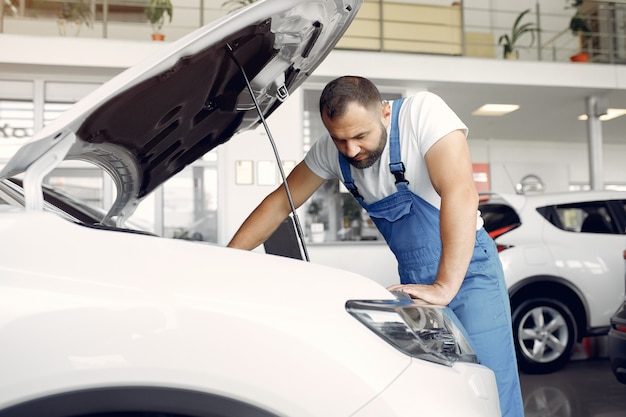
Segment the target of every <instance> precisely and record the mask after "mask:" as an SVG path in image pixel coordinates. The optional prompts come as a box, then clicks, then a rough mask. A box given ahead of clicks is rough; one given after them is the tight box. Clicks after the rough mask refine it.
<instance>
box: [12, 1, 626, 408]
mask: <svg viewBox="0 0 626 417" xmlns="http://www.w3.org/2000/svg"><path fill="white" fill-rule="evenodd" d="M2 1H3V6H2V7H0V169H1V168H2V167H3V166H4V165H5V164H7V163H8V162H9V160H11V158H12V157H13V156H14V155H15V153H16V152H17V150H18V149H19V148H20V147H22V146H23V145H24V144H26V143H28V142H29V140H30V139H31V138H33V136H35V135H36V133H37V132H38V131H40V130H41V129H42V128H43V127H44V126H46V125H47V124H48V123H50V122H51V121H52V120H55V119H57V118H58V117H63V114H64V112H66V111H67V110H69V109H73V108H75V104H76V103H78V104H77V105H78V106H80V103H81V100H83V99H86V98H87V99H88V98H89V95H90V94H91V93H93V92H94V91H96V90H97V89H98V88H99V87H101V86H102V85H104V84H106V83H107V82H108V81H110V80H112V79H114V77H115V76H117V75H119V74H121V73H123V72H124V71H126V70H127V69H129V68H131V69H132V68H133V66H135V65H136V64H137V63H140V62H144V61H149V60H150V57H151V56H153V55H154V54H156V53H159V51H163V50H164V48H167V47H168V46H169V45H171V44H172V43H176V42H177V41H179V40H180V39H181V38H184V36H185V35H187V34H188V33H190V32H192V31H193V30H194V29H197V28H198V27H201V26H204V25H206V24H209V23H210V22H211V21H214V20H216V19H221V18H224V17H228V15H229V14H230V13H236V12H237V10H240V9H239V8H240V7H241V8H243V7H249V6H248V4H247V3H254V1H252V2H246V1H242V2H236V1H228V2H223V1H222V0H205V1H203V2H200V3H199V4H198V3H196V2H188V1H180V0H173V1H172V7H173V9H172V11H173V12H172V14H171V15H170V19H169V20H165V22H161V25H162V27H159V28H158V29H159V32H160V34H161V35H162V36H164V40H153V39H154V37H153V35H154V34H155V32H157V28H156V26H155V24H154V23H152V24H151V22H147V21H146V12H145V11H146V10H147V8H148V7H149V5H150V3H151V0H132V1H131V0H107V1H101V0H72V1H70V0H67V1H62V0H44V1H34V0H2ZM152 1H154V0H152ZM259 1H263V0H259ZM240 3H241V4H240ZM68 4H69V5H70V6H68ZM72 5H73V6H76V5H78V6H79V8H80V7H82V6H83V5H84V6H85V8H84V9H82V13H80V14H79V15H78V16H79V17H78V18H76V16H73V17H72V18H71V19H70V18H63V19H62V18H61V17H62V16H60V15H59V10H63V7H65V8H66V9H67V8H68V7H69V8H74V7H72ZM252 7H253V6H252ZM527 9H528V10H529V12H528V13H526V14H522V13H523V12H524V11H525V10H527ZM518 17H519V18H523V19H524V20H523V22H527V23H529V24H530V26H527V27H528V28H530V31H527V33H523V32H522V33H519V34H518V35H519V37H520V39H519V43H518V44H516V45H512V46H511V48H512V49H511V51H513V52H515V53H514V54H513V55H511V54H508V55H507V54H506V52H507V49H506V48H505V49H504V51H503V47H504V46H505V45H503V43H505V42H506V41H507V39H508V40H510V39H509V36H508V34H511V37H512V36H513V33H511V31H512V30H513V31H514V30H515V24H516V23H518V22H517V21H516V19H517V18H518ZM574 18H582V19H583V20H584V21H585V22H586V23H587V24H588V25H589V29H588V31H587V32H588V33H584V34H581V32H575V31H574V29H573V28H571V24H572V21H573V20H574ZM585 19H586V20H585ZM62 20H63V23H61V21H62ZM625 28H626V1H622V0H614V1H610V2H609V1H587V0H585V1H582V2H577V1H565V0H518V1H515V2H510V1H508V0H490V1H484V0H463V1H460V2H451V1H450V0H393V1H386V0H384V1H383V0H365V1H364V2H363V5H362V6H361V9H360V11H359V12H358V14H357V16H356V19H355V21H354V22H353V23H352V25H351V26H350V27H349V28H348V30H347V31H346V33H345V34H344V36H343V37H342V38H341V39H340V41H339V43H338V44H337V45H336V47H335V48H334V49H333V50H332V51H331V52H330V53H329V54H328V56H327V57H326V59H325V60H324V61H323V62H322V63H321V64H320V65H319V67H317V68H316V69H315V70H314V71H313V73H311V74H310V75H309V77H308V78H307V80H306V81H305V82H304V84H303V85H302V86H301V87H300V88H298V90H296V91H295V92H293V93H292V94H291V95H290V96H289V97H285V98H284V103H282V105H281V106H280V107H279V108H277V109H276V111H274V112H273V113H272V114H271V116H270V117H268V119H267V127H266V126H264V125H263V124H259V125H258V126H257V127H256V128H255V129H252V130H250V131H246V132H242V133H240V134H238V135H236V136H235V137H233V138H232V139H231V140H230V141H229V142H228V143H226V144H225V145H223V146H220V147H219V148H218V149H215V150H212V151H210V152H208V153H206V154H205V155H203V156H202V157H201V158H200V159H198V160H196V161H195V162H193V163H191V164H190V165H189V166H188V167H186V168H185V169H184V170H182V171H180V172H179V173H177V174H176V175H175V176H173V177H172V178H171V179H170V180H168V181H167V182H166V183H165V184H164V185H162V186H160V187H159V188H157V189H156V190H155V191H154V192H153V193H151V194H149V195H147V196H146V197H145V198H144V199H143V200H142V201H141V203H140V204H139V205H138V206H137V207H136V208H135V210H134V213H133V215H132V216H131V217H130V218H129V219H128V220H129V222H130V223H132V225H133V227H136V228H137V229H141V230H143V231H146V232H149V233H154V234H156V235H159V236H164V237H166V238H172V239H186V240H194V241H199V242H207V243H209V244H216V245H221V246H224V245H226V244H227V243H228V242H229V240H230V238H231V237H232V236H233V234H234V233H235V232H236V231H237V229H238V227H239V225H240V224H241V223H242V222H243V221H244V220H245V218H246V217H247V215H248V214H249V213H250V211H251V210H252V209H253V208H254V207H256V205H257V204H258V203H259V202H260V201H261V200H262V199H263V198H264V197H265V196H266V195H267V194H268V193H269V192H271V191H272V190H274V189H275V188H276V187H278V186H279V185H280V184H281V183H282V182H283V176H284V175H288V174H289V172H290V170H291V169H293V168H294V166H295V165H296V164H297V163H298V162H299V161H301V160H302V158H303V157H304V155H305V154H306V152H307V151H308V149H309V148H310V146H311V144H312V143H314V141H315V140H316V139H317V137H319V136H320V135H322V134H324V133H325V129H324V126H323V124H322V122H321V120H320V117H319V110H318V99H319V95H320V92H321V90H322V88H323V87H324V85H325V84H326V83H327V82H328V81H330V80H332V79H334V78H335V77H338V76H341V75H346V74H350V75H361V76H364V77H367V78H369V79H371V80H373V81H374V82H375V83H376V85H377V86H378V87H379V89H380V91H381V93H382V96H383V98H384V99H386V100H394V99H397V98H400V97H403V96H408V95H411V94H413V93H417V92H420V91H430V92H433V93H435V94H437V95H439V96H440V97H442V98H443V99H444V100H445V101H446V102H447V103H448V105H449V106H450V107H451V108H452V109H453V110H454V111H455V112H456V113H457V115H458V116H459V117H460V118H461V119H462V120H463V121H464V122H465V124H466V125H467V126H468V127H469V136H468V144H469V147H470V151H471V157H472V162H473V166H474V181H475V183H476V188H477V190H478V191H480V192H481V193H485V194H488V193H496V194H499V193H502V194H512V195H523V194H544V193H545V194H549V193H559V192H576V191H588V190H594V191H600V190H610V191H616V192H625V191H626V164H625V163H624V157H625V155H626V134H625V132H626V29H625ZM505 34H507V39H504V38H503V36H504V35H505ZM509 52H510V51H509ZM582 53H584V54H586V61H585V62H579V61H578V59H579V58H580V54H582ZM574 57H576V58H574ZM490 106H491V107H492V110H490V108H489V107H490ZM493 107H498V108H497V109H496V110H493ZM503 108H504V109H503ZM273 142H274V143H275V144H276V145H277V148H278V153H279V154H278V155H276V153H275V149H274V146H273ZM44 182H45V183H46V184H48V185H50V186H52V187H55V188H58V189H59V190H62V191H63V192H65V193H68V194H70V195H72V196H74V197H76V198H79V199H80V200H82V201H84V202H86V203H88V204H90V205H93V206H95V207H98V208H100V209H103V210H107V209H108V208H109V207H111V205H112V204H113V203H114V201H115V199H116V191H115V184H114V182H113V181H112V179H111V178H110V177H109V175H107V173H106V172H105V171H103V170H102V169H100V168H98V167H96V166H93V165H90V164H87V163H85V162H81V161H66V162H64V163H63V164H62V166H61V167H60V168H57V169H55V170H54V171H52V172H51V173H50V174H49V175H47V176H46V177H45V179H44ZM625 194H626V193H625ZM226 196H228V198H226ZM625 201H626V199H625ZM297 214H298V218H299V222H301V224H302V229H303V233H304V239H305V242H306V250H307V251H308V254H309V255H310V260H311V262H313V263H319V264H323V265H329V266H333V267H337V268H340V269H345V270H348V271H351V272H355V273H357V274H361V275H364V276H365V277H368V278H371V279H373V280H375V281H377V282H379V283H380V284H382V285H385V286H388V285H391V284H394V283H397V282H398V272H397V269H396V268H397V263H396V260H395V258H394V257H393V254H392V253H391V252H390V250H389V249H388V247H387V245H386V244H385V241H384V239H383V237H382V236H381V235H380V233H379V232H378V230H376V227H375V226H374V225H373V223H372V221H371V220H370V219H369V218H368V216H367V214H366V213H365V212H364V211H363V209H362V208H361V207H360V206H358V204H356V203H355V202H354V199H353V198H352V196H351V195H350V193H349V192H348V190H347V189H346V188H345V187H343V185H342V184H340V183H339V182H338V181H329V182H328V183H326V184H324V186H322V187H321V188H320V189H319V190H318V191H317V192H316V194H315V195H314V196H313V198H311V199H310V200H309V201H308V202H307V203H305V204H304V205H303V206H302V207H301V208H299V209H298V211H297ZM618 232H619V233H618V234H621V237H622V238H623V249H624V250H626V230H621V231H618ZM199 244H201V243H199ZM265 250H266V248H265V247H263V246H260V247H258V248H257V249H255V251H258V252H264V251H265ZM617 255H618V256H619V257H620V260H621V261H623V259H622V258H621V256H622V252H619V253H618V254H617ZM623 255H624V257H625V258H624V259H626V252H624V254H623ZM355 260H356V261H355ZM623 263H624V262H621V267H622V268H623V266H624V265H623ZM625 273H626V271H624V270H623V269H622V270H621V279H622V281H621V282H622V284H624V281H625V277H624V275H625ZM622 295H623V294H622ZM615 307H616V306H615ZM611 308H613V310H614V307H613V306H611ZM611 313H612V311H611ZM608 328H609V323H608V322H607V323H606V329H608ZM608 350H609V346H608V341H607V337H606V334H601V335H597V336H594V337H585V338H583V339H582V340H580V341H578V342H577V343H576V344H575V346H574V350H573V352H572V357H571V361H570V363H569V364H568V365H567V366H566V367H565V368H563V369H560V370H558V371H556V372H553V373H550V374H547V375H545V374H540V375H534V374H531V373H527V374H522V389H523V394H524V405H525V410H526V415H527V416H548V415H549V416H559V417H560V416H563V417H579V416H598V417H600V416H602V417H614V416H615V417H616V416H626V411H624V410H626V385H624V384H621V383H620V382H618V381H617V380H616V378H615V376H614V375H613V373H612V372H611V367H610V365H609V359H608V355H609V353H608Z"/></svg>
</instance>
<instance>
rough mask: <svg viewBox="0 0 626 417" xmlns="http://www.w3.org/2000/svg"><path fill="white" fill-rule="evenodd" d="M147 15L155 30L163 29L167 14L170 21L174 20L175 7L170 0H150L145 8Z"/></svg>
mask: <svg viewBox="0 0 626 417" xmlns="http://www.w3.org/2000/svg"><path fill="white" fill-rule="evenodd" d="M145 13H146V17H147V18H148V21H149V22H150V24H151V25H152V27H153V29H154V30H155V31H159V30H161V28H162V27H163V24H164V23H165V16H166V15H167V17H168V18H169V19H168V22H171V21H172V15H173V7H172V2H171V1H170V0H150V4H148V7H146V8H145Z"/></svg>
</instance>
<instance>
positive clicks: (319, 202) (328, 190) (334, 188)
mask: <svg viewBox="0 0 626 417" xmlns="http://www.w3.org/2000/svg"><path fill="white" fill-rule="evenodd" d="M319 96H320V91H318V90H306V91H304V119H303V120H304V121H303V124H304V125H303V138H304V151H305V152H307V151H308V150H309V149H310V148H311V145H312V144H313V143H314V142H315V140H316V139H317V138H318V137H320V136H321V135H323V134H325V133H326V128H325V127H324V124H323V123H322V120H321V118H320V117H319ZM382 96H383V99H384V100H394V99H397V98H399V97H401V96H400V95H399V94H385V93H382ZM304 212H305V213H306V214H305V221H304V228H305V234H306V235H307V238H308V240H309V241H310V242H314V243H321V242H337V241H364V240H368V241H372V240H378V241H381V242H382V241H383V237H382V235H381V234H380V232H379V231H378V229H377V228H376V226H375V225H374V223H373V222H372V220H371V219H370V218H369V216H368V215H367V212H366V211H365V210H364V209H363V208H362V207H361V206H360V205H359V204H358V203H357V201H356V200H355V199H354V197H352V195H351V194H350V193H349V192H348V190H347V189H346V188H345V187H344V186H343V184H341V182H340V181H339V180H332V181H326V183H324V185H323V186H322V187H320V189H318V190H317V191H316V192H315V194H313V196H312V197H311V198H310V199H309V201H308V202H307V203H306V204H305V211H304Z"/></svg>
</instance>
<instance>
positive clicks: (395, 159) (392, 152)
mask: <svg viewBox="0 0 626 417" xmlns="http://www.w3.org/2000/svg"><path fill="white" fill-rule="evenodd" d="M403 102H404V98H401V99H398V100H395V101H394V102H393V108H392V110H391V129H390V130H389V170H390V171H391V173H392V174H393V176H394V177H396V184H399V183H405V184H408V183H409V182H408V181H407V180H406V178H404V171H405V169H404V163H403V162H402V157H401V156H400V127H399V126H398V116H399V114H400V107H402V103H403Z"/></svg>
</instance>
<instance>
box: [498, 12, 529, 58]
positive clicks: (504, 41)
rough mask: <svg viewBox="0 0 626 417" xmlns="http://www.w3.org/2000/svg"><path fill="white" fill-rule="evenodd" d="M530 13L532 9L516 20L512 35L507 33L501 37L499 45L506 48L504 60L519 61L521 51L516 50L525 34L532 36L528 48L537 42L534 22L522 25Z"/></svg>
mask: <svg viewBox="0 0 626 417" xmlns="http://www.w3.org/2000/svg"><path fill="white" fill-rule="evenodd" d="M528 13H530V9H526V10H524V11H523V12H521V13H520V14H519V15H518V16H517V18H516V19H515V22H513V27H512V28H511V33H510V34H508V33H506V34H504V35H502V36H500V38H499V39H498V44H499V45H502V46H503V47H504V50H503V56H504V58H506V59H517V58H518V57H519V51H518V50H517V48H516V44H517V42H518V41H519V39H520V37H522V36H523V35H524V34H526V33H529V34H530V35H531V39H530V43H529V44H528V47H531V46H532V45H533V43H534V42H535V31H537V28H536V27H535V26H534V24H533V23H532V22H527V23H524V24H522V19H523V18H524V16H526V14H528Z"/></svg>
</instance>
